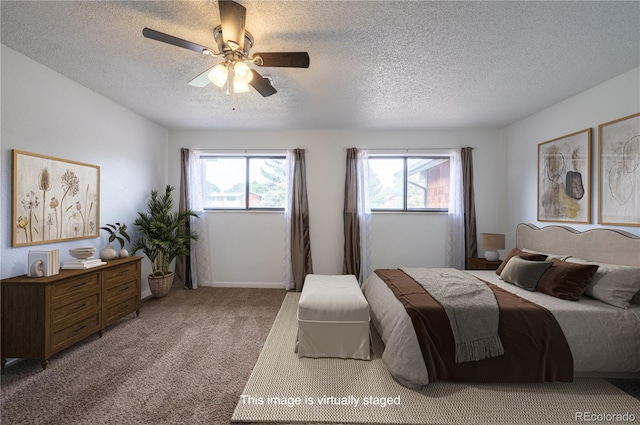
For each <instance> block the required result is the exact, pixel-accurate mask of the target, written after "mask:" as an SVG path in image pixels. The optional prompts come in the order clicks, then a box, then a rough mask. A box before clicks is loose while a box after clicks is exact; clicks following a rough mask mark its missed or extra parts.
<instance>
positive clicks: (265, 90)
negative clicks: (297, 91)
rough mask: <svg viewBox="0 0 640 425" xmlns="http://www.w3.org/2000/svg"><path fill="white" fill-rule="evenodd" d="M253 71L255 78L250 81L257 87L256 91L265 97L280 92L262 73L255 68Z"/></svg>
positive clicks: (251, 84)
mask: <svg viewBox="0 0 640 425" xmlns="http://www.w3.org/2000/svg"><path fill="white" fill-rule="evenodd" d="M251 73H253V78H252V79H251V81H250V82H249V85H250V86H251V87H253V88H254V89H256V91H257V92H258V93H260V94H261V95H262V96H263V97H268V96H271V95H272V94H276V93H277V92H278V90H276V89H275V88H274V87H273V86H272V85H271V83H270V82H269V80H268V79H267V78H264V77H263V76H262V75H260V74H259V73H258V72H257V71H256V70H255V69H252V70H251Z"/></svg>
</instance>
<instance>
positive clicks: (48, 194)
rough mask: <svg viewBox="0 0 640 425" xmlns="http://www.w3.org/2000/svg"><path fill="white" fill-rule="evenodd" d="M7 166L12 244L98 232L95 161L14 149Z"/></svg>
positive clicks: (98, 190)
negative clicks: (10, 178) (9, 167)
mask: <svg viewBox="0 0 640 425" xmlns="http://www.w3.org/2000/svg"><path fill="white" fill-rule="evenodd" d="M12 166H13V199H12V200H13V205H12V206H13V216H12V220H13V222H12V226H11V227H12V229H13V232H12V236H13V237H12V246H22V245H36V244H43V243H52V242H59V241H68V240H74V239H88V238H97V237H98V236H99V232H100V229H99V219H100V167H99V166H97V165H91V164H84V163H81V162H76V161H69V160H66V159H60V158H53V157H50V156H46V155H39V154H35V153H29V152H23V151H19V150H16V149H14V150H13V163H12Z"/></svg>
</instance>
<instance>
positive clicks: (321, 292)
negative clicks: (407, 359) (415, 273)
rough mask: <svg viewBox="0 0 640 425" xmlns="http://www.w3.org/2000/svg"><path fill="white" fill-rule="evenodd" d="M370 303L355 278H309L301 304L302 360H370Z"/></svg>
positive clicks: (299, 328)
mask: <svg viewBox="0 0 640 425" xmlns="http://www.w3.org/2000/svg"><path fill="white" fill-rule="evenodd" d="M369 341H370V339H369V303H367V300H366V298H365V297H364V295H363V293H362V290H361V289H360V285H358V281H357V280H356V278H355V276H353V275H337V276H327V275H317V274H310V275H307V277H306V278H305V281H304V286H303V287H302V294H301V295H300V302H299V303H298V341H297V343H296V352H297V353H298V357H339V358H343V359H346V358H353V359H361V360H369V359H370V354H369V347H370V345H369V344H370V343H369Z"/></svg>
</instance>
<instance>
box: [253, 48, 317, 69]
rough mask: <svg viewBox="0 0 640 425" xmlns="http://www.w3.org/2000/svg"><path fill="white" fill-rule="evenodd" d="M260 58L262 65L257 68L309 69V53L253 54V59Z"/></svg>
mask: <svg viewBox="0 0 640 425" xmlns="http://www.w3.org/2000/svg"><path fill="white" fill-rule="evenodd" d="M257 56H260V57H261V58H262V64H259V63H258V62H255V64H256V65H259V66H274V67H289V68H309V53H307V52H282V53H254V54H253V57H254V58H255V57H257Z"/></svg>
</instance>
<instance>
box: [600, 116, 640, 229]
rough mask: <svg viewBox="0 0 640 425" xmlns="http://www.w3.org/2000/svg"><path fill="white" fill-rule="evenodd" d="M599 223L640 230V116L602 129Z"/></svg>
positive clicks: (606, 124)
mask: <svg viewBox="0 0 640 425" xmlns="http://www.w3.org/2000/svg"><path fill="white" fill-rule="evenodd" d="M598 223H599V224H612V225H619V226H640V113H637V114H633V115H629V116H627V117H624V118H620V119H617V120H615V121H610V122H607V123H604V124H600V125H599V126H598Z"/></svg>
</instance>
